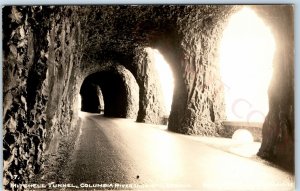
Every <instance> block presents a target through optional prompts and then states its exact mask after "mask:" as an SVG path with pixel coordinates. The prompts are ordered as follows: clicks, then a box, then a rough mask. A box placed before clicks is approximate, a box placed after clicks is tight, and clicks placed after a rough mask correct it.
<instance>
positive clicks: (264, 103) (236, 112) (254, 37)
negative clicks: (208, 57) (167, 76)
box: [220, 8, 275, 122]
mask: <svg viewBox="0 0 300 191" xmlns="http://www.w3.org/2000/svg"><path fill="white" fill-rule="evenodd" d="M274 51H275V41H274V38H273V35H272V33H271V31H270V29H269V28H268V27H267V26H266V25H265V24H264V23H263V21H262V20H261V19H260V18H259V17H258V16H257V15H256V13H255V12H254V11H253V10H251V9H250V8H243V9H242V10H240V11H239V12H237V13H236V14H234V15H233V16H232V17H231V18H230V20H229V23H228V26H227V28H226V29H225V30H224V33H223V38H222V40H221V47H220V69H221V77H222V81H223V83H224V87H225V101H226V113H227V120H228V121H248V122H263V121H264V118H265V116H266V114H267V113H268V110H269V105H268V94H267V90H268V86H269V83H270V80H271V76H272V70H273V69H272V61H273V55H274Z"/></svg>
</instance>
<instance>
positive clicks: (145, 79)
mask: <svg viewBox="0 0 300 191" xmlns="http://www.w3.org/2000/svg"><path fill="white" fill-rule="evenodd" d="M134 59H135V60H134V63H135V64H136V65H137V82H138V84H139V86H140V102H139V112H138V117H137V122H145V123H153V124H162V123H163V115H164V113H165V112H164V105H163V102H162V101H163V99H162V94H161V91H160V89H159V78H158V74H157V73H156V71H155V68H154V62H153V58H152V55H151V51H149V48H145V49H139V50H136V55H135V58H134Z"/></svg>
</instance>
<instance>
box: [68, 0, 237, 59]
mask: <svg viewBox="0 0 300 191" xmlns="http://www.w3.org/2000/svg"><path fill="white" fill-rule="evenodd" d="M233 7H234V6H216V5H205V6H204V5H203V6H201V5H200V6H172V5H170V6H92V7H86V6H85V7H77V8H74V7H71V8H70V9H71V10H72V9H73V10H75V11H78V12H79V14H81V15H82V16H80V17H79V18H80V19H81V20H80V23H81V26H82V27H81V30H82V32H83V36H84V38H83V43H82V44H83V50H84V51H83V52H84V53H85V55H86V56H91V57H102V58H103V56H104V55H105V56H108V57H113V56H115V55H116V54H124V55H131V54H132V50H133V49H134V48H135V47H139V46H155V42H156V41H157V40H159V39H161V38H164V35H167V36H172V37H174V38H175V39H174V40H176V38H180V35H181V34H180V30H178V22H179V21H180V20H184V19H187V18H194V22H195V24H196V23H197V22H204V21H205V20H206V22H208V24H213V23H209V22H211V21H212V20H211V17H212V16H213V17H215V18H216V19H222V16H223V14H222V12H228V11H231V10H232V8H233ZM218 17H220V18H218ZM206 18H207V19H206ZM175 31H177V32H176V34H175ZM178 31H179V32H178ZM181 32H184V31H181Z"/></svg>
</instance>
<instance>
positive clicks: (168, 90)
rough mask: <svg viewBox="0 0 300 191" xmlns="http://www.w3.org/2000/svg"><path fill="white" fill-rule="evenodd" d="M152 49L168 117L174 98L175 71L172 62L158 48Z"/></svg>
mask: <svg viewBox="0 0 300 191" xmlns="http://www.w3.org/2000/svg"><path fill="white" fill-rule="evenodd" d="M151 51H152V52H153V62H154V68H155V70H156V72H157V74H158V78H159V84H160V86H161V94H162V97H163V98H162V99H163V103H164V107H165V111H164V116H165V117H166V118H168V117H169V115H170V112H171V106H172V100H173V91H174V78H173V73H172V70H171V68H170V64H169V63H168V62H167V61H166V60H165V58H164V56H163V55H162V54H161V53H160V52H159V51H158V50H157V49H151Z"/></svg>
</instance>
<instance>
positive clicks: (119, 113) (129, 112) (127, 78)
mask: <svg viewBox="0 0 300 191" xmlns="http://www.w3.org/2000/svg"><path fill="white" fill-rule="evenodd" d="M80 95H81V111H85V112H91V113H101V112H102V111H104V116H107V117H121V118H136V115H137V110H138V100H139V95H138V85H137V83H136V81H135V79H134V77H133V76H132V74H131V73H130V72H129V71H127V70H126V69H125V68H122V67H119V68H118V67H116V68H111V69H109V70H105V71H101V72H96V73H94V74H91V75H89V76H88V77H86V78H85V80H84V81H83V83H82V86H81V89H80Z"/></svg>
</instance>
